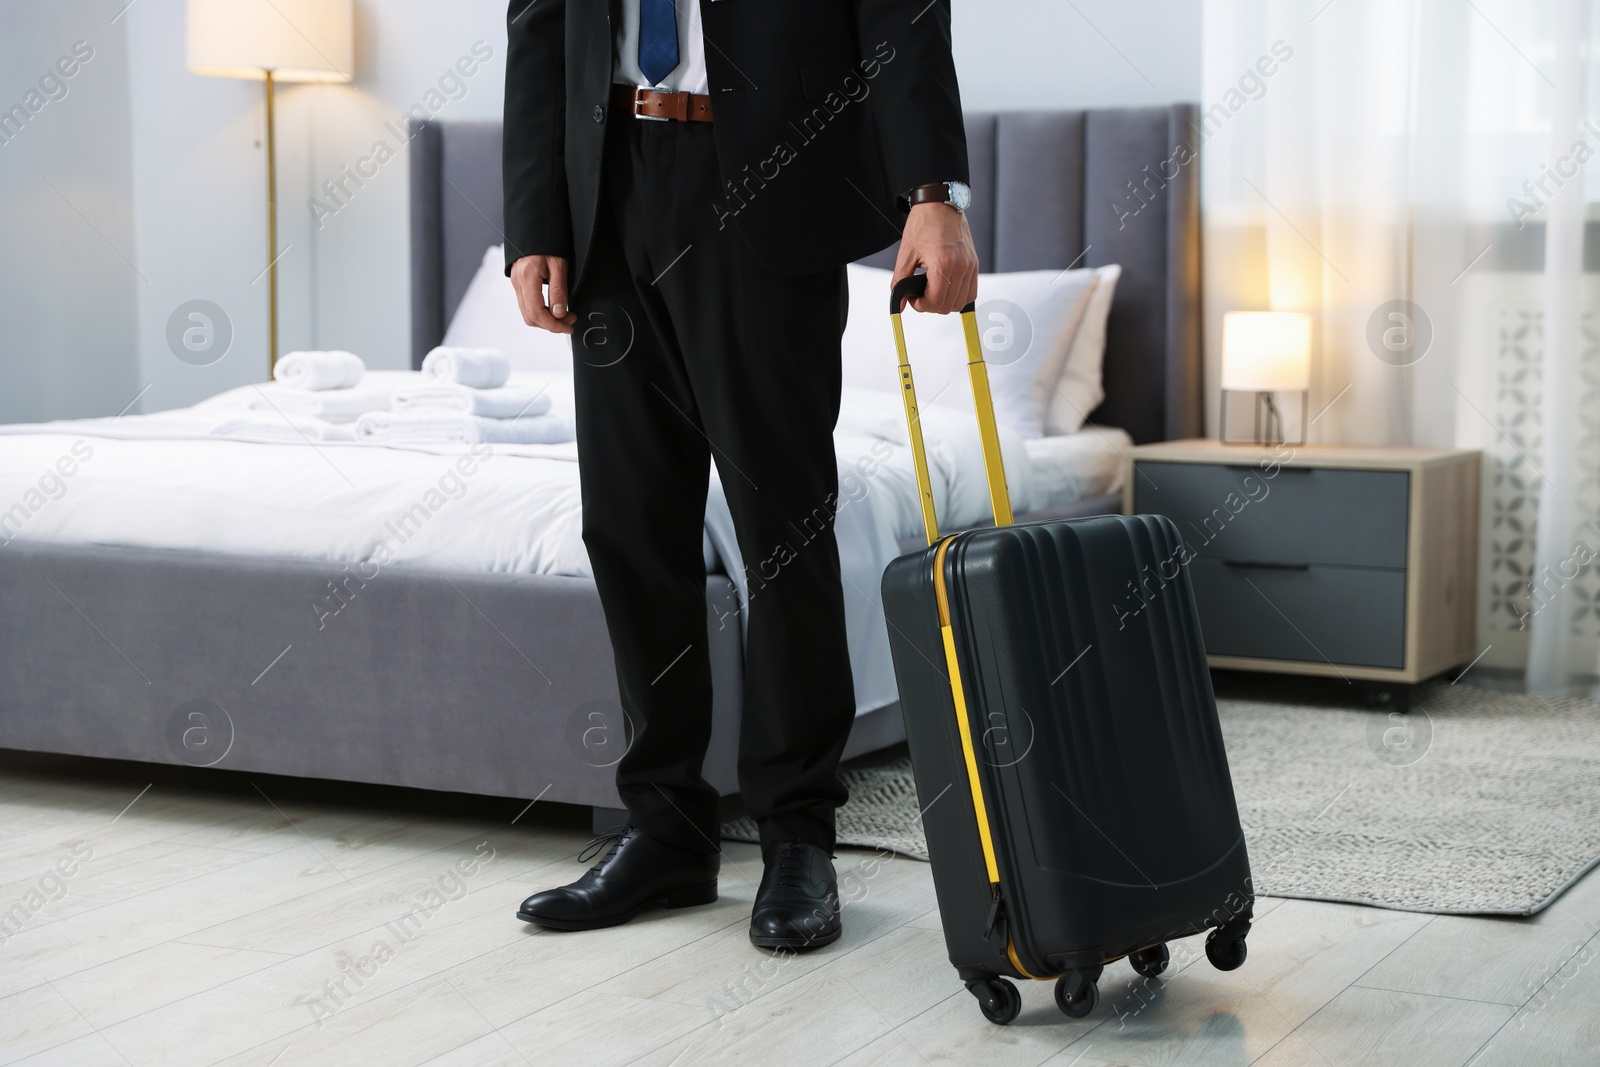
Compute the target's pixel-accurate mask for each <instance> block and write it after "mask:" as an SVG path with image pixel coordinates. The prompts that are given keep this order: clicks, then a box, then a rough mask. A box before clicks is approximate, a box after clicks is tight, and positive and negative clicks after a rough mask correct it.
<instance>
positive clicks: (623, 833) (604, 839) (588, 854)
mask: <svg viewBox="0 0 1600 1067" xmlns="http://www.w3.org/2000/svg"><path fill="white" fill-rule="evenodd" d="M631 833H633V827H631V826H628V825H627V824H625V823H624V824H623V825H621V826H613V827H612V828H611V829H609V830H607V831H606V832H605V833H603V834H596V835H595V836H594V837H591V838H590V839H589V842H588V844H586V845H584V846H583V850H582V851H581V852H579V853H578V862H579V863H588V862H589V861H590V860H592V859H594V858H595V857H596V856H600V852H601V850H602V849H605V848H606V846H607V845H610V846H611V847H610V850H609V851H607V852H606V854H605V855H604V856H601V857H600V862H599V863H597V864H595V865H594V866H593V867H592V868H590V873H591V874H593V873H598V872H599V871H601V870H603V869H604V868H605V866H606V864H608V863H610V862H611V858H612V857H613V856H615V855H616V854H617V849H618V848H620V847H622V843H623V842H624V841H626V840H627V839H628V835H629V834H631Z"/></svg>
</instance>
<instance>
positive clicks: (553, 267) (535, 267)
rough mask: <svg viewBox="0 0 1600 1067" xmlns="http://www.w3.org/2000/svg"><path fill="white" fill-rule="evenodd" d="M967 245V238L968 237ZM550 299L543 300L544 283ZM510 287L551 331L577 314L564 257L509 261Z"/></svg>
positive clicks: (525, 315) (527, 314) (529, 314)
mask: <svg viewBox="0 0 1600 1067" xmlns="http://www.w3.org/2000/svg"><path fill="white" fill-rule="evenodd" d="M967 243H968V245H969V246H970V245H971V238H968V241H967ZM547 282H548V283H549V285H550V300H549V302H548V303H546V302H545V293H544V287H545V283H547ZM511 287H512V288H513V289H515V290H516V291H517V306H518V307H520V308H521V309H522V321H523V322H526V323H527V324H528V325H529V326H537V327H539V328H540V329H541V330H549V331H550V332H551V333H571V332H572V328H573V324H574V323H576V322H577V321H578V316H577V314H575V313H574V312H573V310H572V309H571V308H569V307H567V261H566V260H565V259H563V258H561V257H560V256H523V257H522V258H521V259H519V260H517V261H516V262H515V263H513V264H511Z"/></svg>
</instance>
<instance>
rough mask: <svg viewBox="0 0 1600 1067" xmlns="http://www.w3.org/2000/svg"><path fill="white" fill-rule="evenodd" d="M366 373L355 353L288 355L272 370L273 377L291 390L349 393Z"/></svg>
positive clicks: (299, 353)
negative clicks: (343, 390) (346, 390)
mask: <svg viewBox="0 0 1600 1067" xmlns="http://www.w3.org/2000/svg"><path fill="white" fill-rule="evenodd" d="M366 373H367V365H366V364H365V363H363V362H361V357H360V356H358V355H356V354H355V353H354V352H290V353H289V354H288V355H286V356H284V357H283V358H282V359H280V360H278V362H277V363H276V364H275V365H274V366H273V368H272V376H273V377H274V378H276V379H277V380H278V381H280V382H282V383H283V384H284V385H287V386H289V387H290V388H291V389H312V390H321V389H348V388H350V387H351V386H353V385H358V384H360V382H361V379H362V377H363V376H365V375H366Z"/></svg>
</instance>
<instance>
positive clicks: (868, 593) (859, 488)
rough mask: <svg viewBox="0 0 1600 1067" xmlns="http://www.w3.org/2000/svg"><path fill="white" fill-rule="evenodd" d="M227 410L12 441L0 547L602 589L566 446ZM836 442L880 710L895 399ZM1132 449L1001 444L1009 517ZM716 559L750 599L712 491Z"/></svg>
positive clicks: (946, 489) (855, 661) (905, 453)
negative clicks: (65, 546)
mask: <svg viewBox="0 0 1600 1067" xmlns="http://www.w3.org/2000/svg"><path fill="white" fill-rule="evenodd" d="M369 377H370V376H369ZM385 377H386V378H391V379H392V380H394V381H395V382H396V383H404V382H406V381H411V382H415V381H418V380H420V375H410V374H400V373H398V372H397V373H396V374H394V375H385ZM546 378H547V379H548V381H547V383H541V384H548V387H549V389H548V391H549V394H550V396H551V398H552V402H553V410H555V411H558V412H559V411H566V412H568V413H570V412H571V405H572V387H571V380H570V376H566V377H563V376H560V375H551V376H546ZM249 388H251V387H246V389H249ZM235 392H239V391H235ZM229 395H230V394H223V396H222V397H215V398H212V399H211V400H209V401H206V402H204V403H202V404H200V405H197V406H196V407H194V408H186V409H179V410H177V411H171V412H161V413H157V414H153V415H141V416H125V417H122V418H118V419H87V420H76V421H71V422H58V423H45V424H38V425H32V426H19V425H12V426H0V545H3V544H4V543H6V542H8V541H9V540H11V539H14V538H20V539H27V540H38V541H50V542H55V543H69V544H102V545H124V546H138V547H148V548H171V549H187V550H195V551H206V552H223V553H237V554H241V555H251V556H269V557H280V558H282V557H289V558H296V559H310V560H326V561H329V562H330V563H333V564H336V565H339V566H342V565H343V564H344V563H349V562H355V561H359V560H365V559H375V558H380V554H383V553H387V554H388V555H390V556H391V557H392V560H391V561H392V562H393V563H394V564H395V565H397V566H431V567H440V568H446V569H455V570H478V571H499V572H514V573H527V574H566V575H578V576H587V575H588V574H589V573H590V572H589V560H588V555H587V553H586V552H585V551H584V547H583V542H582V537H581V534H582V522H581V508H580V497H579V488H578V466H577V462H576V461H577V451H576V447H575V446H574V445H572V444H570V443H569V444H563V445H503V444H494V445H483V444H480V445H473V446H451V445H437V446H420V445H387V444H386V445H375V444H371V443H356V442H347V441H319V442H317V443H316V444H315V445H312V444H309V443H306V442H303V441H302V442H299V443H286V442H285V441H284V440H283V437H282V435H281V434H280V435H277V436H276V437H274V436H271V435H268V436H265V437H263V438H262V439H259V440H252V439H222V438H218V437H216V436H213V435H211V434H210V433H209V432H208V431H209V430H210V429H211V428H212V427H214V426H215V425H216V424H217V423H218V421H219V419H220V418H221V417H222V416H225V415H226V414H227V413H228V412H227V411H226V410H221V411H219V408H226V407H227V402H226V400H225V398H226V397H228V396H229ZM241 395H242V394H241ZM923 435H924V439H925V442H926V445H927V449H928V457H929V465H930V468H931V471H932V478H933V482H934V500H935V503H936V505H937V507H938V509H939V514H940V520H941V524H942V525H943V526H944V527H945V528H953V527H959V526H968V525H972V524H974V523H977V522H980V521H982V520H984V519H985V518H986V517H987V516H988V510H989V496H988V490H987V487H986V485H985V482H984V478H983V464H982V451H981V449H980V447H979V445H978V438H977V431H976V428H975V427H974V426H973V425H972V423H971V420H970V416H968V417H963V416H962V415H961V414H960V413H957V412H952V411H947V410H942V409H939V408H931V409H929V410H928V411H927V412H926V413H925V415H924V427H923ZM834 440H835V445H836V449H837V453H838V458H839V480H840V494H839V496H840V500H841V501H842V506H841V507H840V509H839V512H838V520H837V536H838V541H839V552H840V560H841V565H842V567H843V570H844V579H845V583H846V589H845V598H846V605H847V610H848V613H849V615H848V619H847V627H848V630H849V638H850V646H851V660H852V665H853V667H854V671H855V678H856V696H857V704H858V710H859V711H867V710H871V709H873V708H877V707H881V706H882V705H884V704H887V703H889V702H890V701H892V700H894V699H895V686H894V676H893V671H892V668H891V665H890V663H889V653H888V640H887V633H886V631H885V629H884V626H883V623H882V617H881V605H880V602H879V594H878V583H879V578H880V576H881V575H882V573H883V568H884V567H885V566H886V565H887V564H888V562H889V561H890V560H891V559H893V558H894V556H895V555H896V554H898V547H897V545H898V541H899V539H900V538H903V537H910V536H916V535H918V534H919V533H920V532H921V529H922V522H921V514H920V511H919V509H918V505H917V492H916V488H915V480H914V477H913V474H912V467H911V460H910V452H909V449H908V448H907V447H906V445H905V443H904V442H905V428H904V424H903V422H902V415H901V411H900V401H899V398H898V397H897V396H895V395H893V394H887V393H877V392H873V391H869V390H857V389H847V390H846V391H845V397H844V402H843V406H842V411H841V416H840V420H839V427H838V430H837V432H836V433H835V435H834ZM1130 443H1131V442H1130V441H1129V439H1128V437H1127V435H1126V434H1124V433H1123V432H1122V431H1120V430H1114V429H1102V428H1093V427H1091V428H1089V429H1085V430H1084V431H1082V432H1080V433H1077V434H1072V435H1070V436H1066V437H1054V438H1050V437H1046V438H1039V439H1036V440H1032V441H1028V442H1026V443H1024V442H1022V441H1020V440H1019V439H1017V438H1015V437H1014V436H1012V435H1010V434H1007V433H1004V432H1002V451H1003V453H1004V455H1005V458H1006V464H1007V476H1008V482H1009V486H1010V489H1011V495H1012V501H1013V507H1014V509H1015V510H1016V511H1017V512H1018V513H1019V514H1020V513H1023V512H1027V511H1030V510H1038V509H1043V508H1049V507H1058V506H1060V505H1062V504H1066V503H1069V502H1071V500H1074V499H1078V498H1080V497H1083V496H1091V495H1097V494H1101V493H1107V492H1112V491H1114V490H1115V489H1117V488H1118V487H1119V485H1120V479H1121V471H1122V466H1121V463H1122V459H1121V455H1120V453H1121V452H1122V451H1123V450H1125V449H1126V448H1128V447H1129V445H1130ZM69 471H70V473H68V472H69ZM706 541H707V564H708V567H710V566H711V565H712V564H713V563H714V560H713V558H712V553H713V552H714V553H715V557H716V558H717V559H719V560H720V563H721V569H722V570H724V571H725V572H726V573H727V574H728V575H730V576H731V577H732V578H733V579H734V581H735V584H736V585H739V586H740V594H741V596H742V595H743V593H744V588H743V575H744V565H743V561H742V560H741V559H740V555H739V550H738V545H737V542H736V540H735V538H734V536H733V524H732V519H731V517H730V515H729V512H728V507H727V503H726V500H725V499H724V497H723V496H722V491H721V486H720V485H719V484H718V482H717V480H716V478H715V476H714V475H713V478H712V487H711V495H710V499H709V501H708V503H707V508H706ZM385 565H387V563H385Z"/></svg>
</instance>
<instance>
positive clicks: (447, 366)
mask: <svg viewBox="0 0 1600 1067" xmlns="http://www.w3.org/2000/svg"><path fill="white" fill-rule="evenodd" d="M422 373H423V374H426V375H427V376H428V377H430V378H437V379H438V380H439V381H441V382H455V383H457V384H458V385H465V386H467V387H468V388H471V389H498V388H499V387H500V386H502V385H504V384H506V379H507V378H509V377H511V361H510V360H509V359H507V358H506V354H505V353H504V352H502V351H500V350H499V349H497V348H453V347H446V346H444V345H440V346H439V347H438V348H435V349H434V350H433V351H432V352H429V353H428V354H427V356H425V357H424V358H423V360H422Z"/></svg>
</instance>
